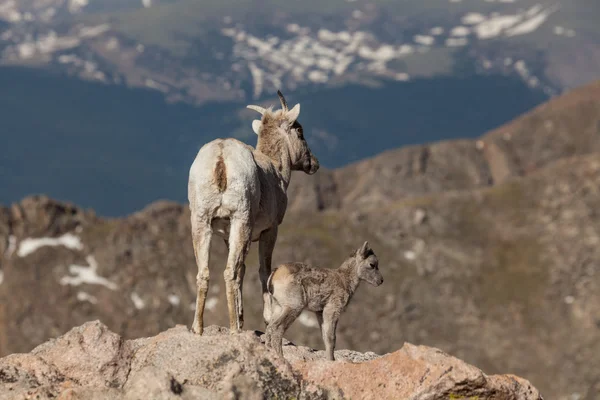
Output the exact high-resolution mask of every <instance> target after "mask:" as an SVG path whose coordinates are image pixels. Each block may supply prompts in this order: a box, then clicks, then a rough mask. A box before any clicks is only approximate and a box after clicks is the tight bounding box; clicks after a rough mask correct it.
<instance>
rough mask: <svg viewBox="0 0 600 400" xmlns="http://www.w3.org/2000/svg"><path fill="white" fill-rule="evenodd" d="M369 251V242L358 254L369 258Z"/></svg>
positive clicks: (364, 244) (365, 243)
mask: <svg viewBox="0 0 600 400" xmlns="http://www.w3.org/2000/svg"><path fill="white" fill-rule="evenodd" d="M369 250H371V247H370V246H369V242H364V243H363V245H362V246H361V248H360V249H359V250H358V254H359V255H361V256H362V258H367V254H369Z"/></svg>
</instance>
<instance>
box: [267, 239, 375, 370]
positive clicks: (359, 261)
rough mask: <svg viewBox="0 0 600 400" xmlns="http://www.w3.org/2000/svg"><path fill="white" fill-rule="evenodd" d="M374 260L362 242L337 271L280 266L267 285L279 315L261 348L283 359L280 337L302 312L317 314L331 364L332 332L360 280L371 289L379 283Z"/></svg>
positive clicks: (305, 266) (366, 243)
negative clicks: (271, 350) (270, 349)
mask: <svg viewBox="0 0 600 400" xmlns="http://www.w3.org/2000/svg"><path fill="white" fill-rule="evenodd" d="M378 264H379V261H378V259H377V256H376V255H375V253H374V252H373V250H372V249H371V247H370V246H369V242H365V243H364V244H363V245H362V246H361V247H360V248H359V249H358V250H356V251H355V252H354V253H353V254H352V255H351V256H350V257H349V258H348V259H346V261H344V262H343V263H342V265H341V266H340V267H339V268H338V269H326V268H312V267H310V266H308V265H306V264H303V263H288V264H282V265H281V266H279V267H278V268H276V269H275V271H273V273H272V274H271V275H270V276H269V280H268V281H267V286H268V289H269V293H270V294H271V296H272V298H273V299H275V300H276V302H277V303H278V304H279V306H280V308H281V311H280V312H279V315H277V316H275V315H274V318H273V319H272V320H271V321H270V323H269V324H268V326H267V330H266V332H265V344H266V345H267V346H269V347H271V348H273V349H275V351H276V352H277V354H279V355H280V356H282V357H283V350H282V348H281V342H282V340H283V334H284V333H285V331H286V330H287V329H288V328H289V327H290V325H291V324H292V323H293V322H294V321H295V320H296V318H298V316H299V315H300V313H301V312H302V310H304V309H308V310H310V311H314V312H315V313H316V314H317V321H318V322H319V328H320V329H321V335H322V336H323V342H325V352H326V353H327V358H328V359H329V360H332V361H333V360H335V358H334V356H333V351H334V348H335V330H336V327H337V323H338V319H339V318H340V315H341V313H342V312H343V311H344V310H345V308H346V306H347V305H348V303H349V302H350V299H351V298H352V296H353V295H354V292H355V291H356V289H357V287H358V284H359V283H360V281H361V280H364V281H367V282H368V283H370V284H371V285H373V286H379V285H381V284H382V283H383V277H382V276H381V273H380V272H379V265H378Z"/></svg>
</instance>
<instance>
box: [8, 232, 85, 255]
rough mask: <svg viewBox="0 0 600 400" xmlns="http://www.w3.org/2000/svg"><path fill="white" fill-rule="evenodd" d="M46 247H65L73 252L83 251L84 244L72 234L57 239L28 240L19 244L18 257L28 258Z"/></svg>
mask: <svg viewBox="0 0 600 400" xmlns="http://www.w3.org/2000/svg"><path fill="white" fill-rule="evenodd" d="M45 246H51V247H56V246H65V247H66V248H68V249H71V250H82V249H83V244H82V243H81V240H80V239H79V237H77V236H75V235H73V234H72V233H65V234H64V235H62V236H60V237H57V238H49V237H45V238H27V239H24V240H22V241H21V243H20V244H19V250H18V251H17V255H18V256H19V257H26V256H28V255H29V254H31V253H33V252H35V251H36V250H37V249H39V248H41V247H45Z"/></svg>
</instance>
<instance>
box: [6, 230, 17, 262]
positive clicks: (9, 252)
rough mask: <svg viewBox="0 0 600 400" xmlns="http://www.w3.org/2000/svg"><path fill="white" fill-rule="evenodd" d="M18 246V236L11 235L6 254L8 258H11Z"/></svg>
mask: <svg viewBox="0 0 600 400" xmlns="http://www.w3.org/2000/svg"><path fill="white" fill-rule="evenodd" d="M16 248H17V237H16V236H14V235H10V236H9V237H8V247H7V248H6V253H5V256H6V258H10V256H12V255H13V253H14V252H15V250H16Z"/></svg>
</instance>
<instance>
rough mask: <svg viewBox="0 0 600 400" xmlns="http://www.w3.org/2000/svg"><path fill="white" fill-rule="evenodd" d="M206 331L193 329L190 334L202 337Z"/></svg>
mask: <svg viewBox="0 0 600 400" xmlns="http://www.w3.org/2000/svg"><path fill="white" fill-rule="evenodd" d="M203 330H204V329H202V328H199V329H198V328H191V329H190V332H192V333H193V334H194V335H198V336H202V332H203Z"/></svg>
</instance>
